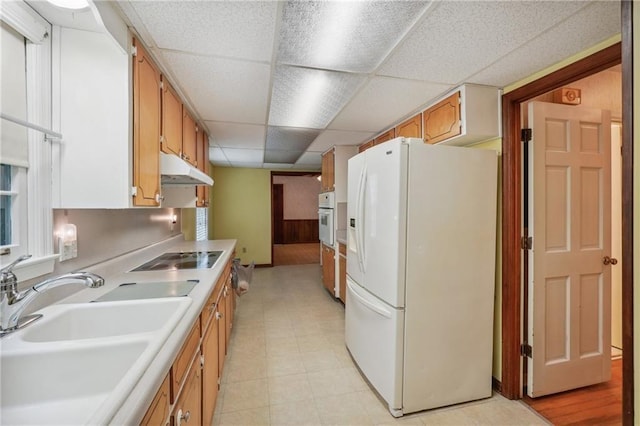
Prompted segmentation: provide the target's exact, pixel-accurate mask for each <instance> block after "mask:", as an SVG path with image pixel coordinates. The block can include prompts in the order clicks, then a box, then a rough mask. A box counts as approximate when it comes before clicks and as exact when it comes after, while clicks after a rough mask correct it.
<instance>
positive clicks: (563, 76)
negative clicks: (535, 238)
mask: <svg viewBox="0 0 640 426" xmlns="http://www.w3.org/2000/svg"><path fill="white" fill-rule="evenodd" d="M621 47H622V46H621V43H616V44H614V45H612V46H610V47H608V48H605V49H603V50H601V51H599V52H597V53H594V54H593V55H591V56H588V57H586V58H584V59H581V60H579V61H577V62H575V63H573V64H570V65H568V66H566V67H564V68H562V69H560V70H557V71H555V72H553V73H551V74H549V75H547V76H544V77H542V78H540V79H538V80H536V81H533V82H531V83H529V84H527V85H525V86H522V87H520V88H518V89H515V90H513V91H512V92H509V93H507V94H505V95H504V96H503V97H502V107H503V108H502V118H503V139H502V167H503V180H502V191H503V205H502V217H503V219H502V220H503V223H502V227H503V228H502V383H501V389H502V394H503V395H504V396H506V397H507V398H510V399H517V398H520V395H521V390H522V389H521V379H522V377H521V371H522V370H521V367H522V357H521V355H520V344H521V342H522V337H521V336H522V322H521V314H522V312H521V305H520V304H521V296H522V294H521V293H522V282H523V281H522V277H521V274H522V250H521V249H520V238H521V236H522V235H521V232H522V211H521V202H522V191H521V184H522V170H521V159H522V149H521V148H522V147H521V145H522V143H521V141H520V127H521V125H520V123H521V121H520V119H521V117H520V104H521V103H522V102H525V101H527V100H529V99H531V98H534V97H536V96H538V95H541V94H543V93H546V92H549V91H551V90H554V89H557V88H559V87H562V86H564V85H566V84H569V83H571V82H574V81H576V80H579V79H581V78H584V77H587V76H589V75H592V74H595V73H597V72H600V71H602V70H605V69H607V68H610V67H612V66H614V65H617V64H619V63H621V61H622V49H621ZM623 62H624V63H625V64H626V63H627V62H629V57H625V59H624V61H623ZM623 67H624V65H623ZM632 76H633V73H632V72H630V71H629V70H627V71H626V74H625V69H624V68H623V80H625V79H631V77H632ZM628 93H631V92H630V91H629V92H628ZM623 103H625V105H623V111H627V112H628V110H629V109H630V103H631V95H629V97H628V99H626V100H625V99H624V98H623ZM624 120H629V121H624ZM625 122H626V123H631V118H627V117H626V115H624V118H623V123H625ZM630 127H632V126H628V125H625V126H623V128H624V129H627V128H630ZM623 139H624V136H623ZM627 139H628V141H627V140H624V141H623V144H624V143H626V144H627V145H631V143H630V141H631V139H629V137H628V136H627ZM627 160H628V161H627V162H626V163H624V160H623V167H624V168H627V169H631V171H632V166H633V165H632V164H631V159H630V158H627ZM628 183H629V182H627V184H628ZM623 188H624V183H623ZM623 192H628V194H627V196H630V194H631V193H632V191H631V187H630V186H627V187H626V189H623ZM623 197H624V195H623ZM630 206H631V205H627V206H626V207H625V206H624V205H623V210H624V211H625V212H626V214H627V215H628V216H627V217H628V218H632V217H633V216H632V214H631V215H629V211H628V210H629V209H630ZM625 212H623V215H624V214H625ZM631 213H632V212H631ZM625 235H628V236H631V235H632V234H630V233H629V231H625V230H624V219H623V240H625ZM626 240H630V238H626ZM623 245H624V242H623ZM623 259H625V257H624V254H623ZM628 263H629V264H630V265H625V266H629V267H632V261H631V258H629V262H628ZM626 279H627V282H626V287H629V288H632V281H631V280H630V279H629V276H627V277H626ZM624 280H625V278H623V287H624V286H625V281H624ZM625 294H627V293H625ZM628 299H629V300H626V302H629V303H631V300H630V299H631V298H628ZM631 306H632V305H631ZM625 315H626V316H625ZM623 317H625V318H623V324H627V323H626V322H625V319H626V318H627V317H628V319H629V321H632V320H633V316H632V313H631V314H630V313H629V312H628V311H627V312H626V313H625V311H624V310H623ZM627 327H628V325H627ZM623 334H624V330H623ZM631 338H633V336H631ZM623 344H624V345H625V348H626V347H633V341H631V343H630V344H629V346H627V343H626V342H624V343H623ZM623 357H624V360H623V364H624V365H626V366H628V365H629V364H630V363H631V361H632V358H630V357H629V356H628V354H627V353H626V350H625V351H624V353H623ZM623 368H624V367H623ZM631 371H632V370H631ZM631 380H633V374H631ZM623 392H624V393H625V396H626V395H627V393H628V392H631V395H633V394H632V392H633V382H631V386H626V387H625V388H624V391H623ZM623 400H624V398H623ZM632 402H633V397H631V403H632Z"/></svg>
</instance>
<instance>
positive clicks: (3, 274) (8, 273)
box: [0, 254, 31, 291]
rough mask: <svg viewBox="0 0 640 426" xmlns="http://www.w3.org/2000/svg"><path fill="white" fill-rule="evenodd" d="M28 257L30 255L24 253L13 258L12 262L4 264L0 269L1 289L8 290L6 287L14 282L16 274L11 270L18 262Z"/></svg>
mask: <svg viewBox="0 0 640 426" xmlns="http://www.w3.org/2000/svg"><path fill="white" fill-rule="evenodd" d="M30 257H31V255H30V254H24V255H22V256H20V257H19V258H17V259H16V260H14V261H13V262H11V263H10V264H8V265H7V266H5V267H4V268H2V269H0V290H2V291H5V290H8V288H7V287H11V286H14V285H15V284H16V276H15V275H14V273H13V272H12V269H13V267H14V266H16V265H17V264H18V263H20V262H22V261H23V260H27V259H29V258H30Z"/></svg>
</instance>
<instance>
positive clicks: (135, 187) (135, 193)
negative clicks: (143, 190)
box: [131, 186, 138, 197]
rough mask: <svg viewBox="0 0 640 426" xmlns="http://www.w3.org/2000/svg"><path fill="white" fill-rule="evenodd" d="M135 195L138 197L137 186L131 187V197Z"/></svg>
mask: <svg viewBox="0 0 640 426" xmlns="http://www.w3.org/2000/svg"><path fill="white" fill-rule="evenodd" d="M136 195H138V187H137V186H132V187H131V196H132V197H135V196H136Z"/></svg>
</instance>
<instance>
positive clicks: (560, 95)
mask: <svg viewBox="0 0 640 426" xmlns="http://www.w3.org/2000/svg"><path fill="white" fill-rule="evenodd" d="M581 101H582V98H581V93H580V89H571V88H569V87H563V88H560V89H556V90H554V91H553V102H554V103H557V104H566V105H580V102H581Z"/></svg>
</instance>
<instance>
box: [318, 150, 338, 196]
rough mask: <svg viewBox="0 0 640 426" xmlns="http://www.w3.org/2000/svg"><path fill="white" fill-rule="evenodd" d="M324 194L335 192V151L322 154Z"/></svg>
mask: <svg viewBox="0 0 640 426" xmlns="http://www.w3.org/2000/svg"><path fill="white" fill-rule="evenodd" d="M321 179H322V192H326V191H333V189H334V183H335V153H334V151H333V150H331V151H327V152H325V153H324V154H322V178H321Z"/></svg>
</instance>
